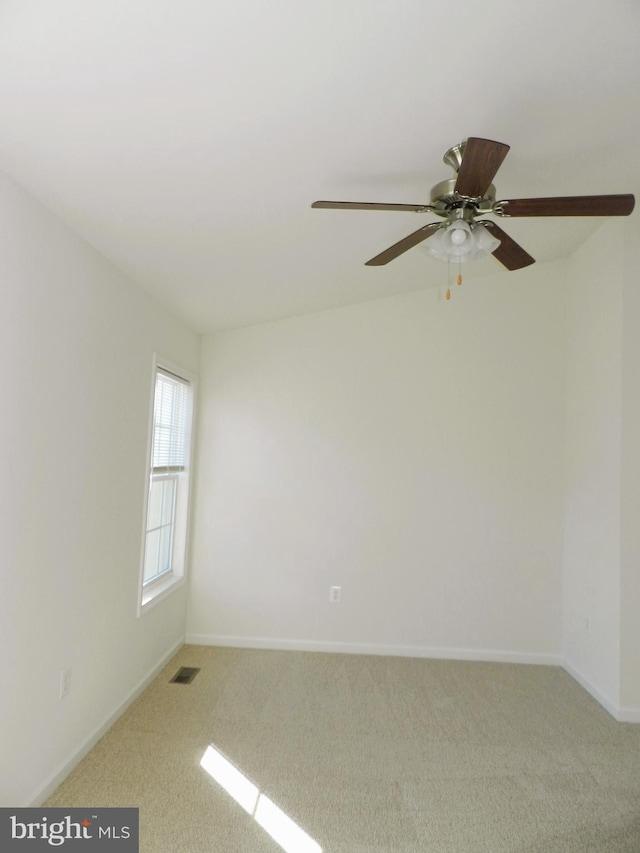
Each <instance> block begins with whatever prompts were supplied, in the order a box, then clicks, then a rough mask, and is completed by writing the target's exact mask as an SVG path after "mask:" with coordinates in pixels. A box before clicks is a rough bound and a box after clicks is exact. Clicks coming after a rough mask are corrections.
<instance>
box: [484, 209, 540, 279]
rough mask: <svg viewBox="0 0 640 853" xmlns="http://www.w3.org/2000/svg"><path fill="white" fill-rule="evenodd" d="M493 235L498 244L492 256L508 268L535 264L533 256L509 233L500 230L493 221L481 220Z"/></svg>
mask: <svg viewBox="0 0 640 853" xmlns="http://www.w3.org/2000/svg"><path fill="white" fill-rule="evenodd" d="M483 224H484V225H485V226H486V227H487V228H488V229H489V231H490V232H491V233H492V234H493V236H494V237H495V238H496V239H497V240H500V245H499V246H498V248H497V249H496V250H495V252H492V254H493V257H494V258H495V259H496V260H498V261H500V263H501V264H502V265H503V266H505V267H506V268H507V269H508V270H519V269H522V267H528V266H529V265H530V264H535V262H536V261H535V258H532V257H531V255H530V254H529V253H528V252H525V250H524V249H523V248H522V246H520V245H519V244H518V243H516V241H515V240H513V239H512V238H511V237H509V235H508V234H507V233H506V232H505V231H503V230H502V228H500V227H499V226H498V225H496V223H495V222H486V221H485V222H483Z"/></svg>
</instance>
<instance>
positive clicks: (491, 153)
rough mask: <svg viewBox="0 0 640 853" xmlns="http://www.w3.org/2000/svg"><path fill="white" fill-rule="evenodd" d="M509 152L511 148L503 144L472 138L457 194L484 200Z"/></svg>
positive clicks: (460, 172)
mask: <svg viewBox="0 0 640 853" xmlns="http://www.w3.org/2000/svg"><path fill="white" fill-rule="evenodd" d="M508 151H509V146H508V145H505V144H504V143H503V142H494V141H493V140H492V139H480V138H479V137H477V136H470V137H469V139H467V143H466V145H465V148H464V152H463V154H462V163H461V164H460V169H459V170H458V179H457V181H456V192H457V193H459V194H460V195H463V196H468V197H469V198H482V196H483V195H484V194H485V193H486V191H487V190H488V189H489V187H490V186H491V182H492V181H493V179H494V177H495V175H496V172H497V171H498V169H499V168H500V166H501V165H502V161H503V160H504V158H505V157H506V156H507V153H508Z"/></svg>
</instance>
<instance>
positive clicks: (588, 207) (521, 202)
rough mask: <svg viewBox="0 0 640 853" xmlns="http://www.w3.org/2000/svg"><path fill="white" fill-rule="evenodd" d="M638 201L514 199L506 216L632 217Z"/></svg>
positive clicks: (607, 197)
mask: <svg viewBox="0 0 640 853" xmlns="http://www.w3.org/2000/svg"><path fill="white" fill-rule="evenodd" d="M635 203H636V200H635V198H634V196H633V195H631V194H627V195H575V196H566V197H564V198H563V197H560V196H559V197H557V198H510V199H508V200H506V201H500V202H498V205H497V207H502V205H504V215H505V216H628V215H629V214H630V213H631V211H632V210H633V208H634V205H635Z"/></svg>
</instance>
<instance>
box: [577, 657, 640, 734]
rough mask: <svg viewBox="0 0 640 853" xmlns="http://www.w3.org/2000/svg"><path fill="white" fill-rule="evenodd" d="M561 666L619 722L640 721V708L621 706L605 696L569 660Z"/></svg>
mask: <svg viewBox="0 0 640 853" xmlns="http://www.w3.org/2000/svg"><path fill="white" fill-rule="evenodd" d="M561 666H562V668H563V669H564V670H565V672H567V673H568V674H569V675H570V676H571V678H573V679H574V681H577V682H578V684H579V685H580V686H581V687H583V688H584V689H585V690H586V691H587V693H589V695H590V696H593V698H594V699H595V700H596V702H598V703H599V704H600V705H602V707H603V708H604V709H605V711H608V712H609V713H610V714H611V716H612V717H613V718H614V720H617V721H618V722H619V723H640V708H629V707H625V708H622V707H620V706H619V705H617V704H616V703H615V702H613V701H612V700H611V699H609V697H608V696H605V695H604V693H602V692H601V691H600V690H598V688H597V687H596V686H595V685H594V684H592V682H591V681H589V679H588V678H586V677H585V676H584V675H583V674H582V673H581V672H580V671H579V670H577V669H576V668H575V667H574V666H572V664H570V663H569V661H568V660H565V659H563V660H562V663H561Z"/></svg>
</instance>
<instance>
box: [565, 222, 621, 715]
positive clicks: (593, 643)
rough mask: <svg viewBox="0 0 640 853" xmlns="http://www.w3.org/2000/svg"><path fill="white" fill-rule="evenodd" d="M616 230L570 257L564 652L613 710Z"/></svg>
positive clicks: (616, 680) (616, 651)
mask: <svg viewBox="0 0 640 853" xmlns="http://www.w3.org/2000/svg"><path fill="white" fill-rule="evenodd" d="M624 263H625V261H624V229H621V228H620V226H619V224H618V223H617V222H614V221H611V222H608V223H607V224H606V225H605V226H604V227H603V228H602V229H599V230H598V232H596V234H594V235H593V237H591V239H589V240H588V241H587V242H586V243H585V244H584V245H583V246H582V247H581V248H580V249H579V251H578V252H577V253H576V254H575V255H574V256H573V258H572V259H571V261H570V263H569V269H568V276H567V287H568V301H567V319H568V322H567V352H568V358H567V423H566V430H567V455H566V503H565V536H564V542H565V545H564V590H563V596H564V608H563V655H564V657H565V659H566V661H567V663H568V664H569V665H570V666H571V668H572V669H573V671H574V672H575V673H576V674H577V675H579V676H580V677H581V679H582V680H584V682H585V683H586V685H587V686H589V687H590V688H591V689H592V692H594V693H595V694H596V695H599V697H600V698H601V699H602V700H603V701H604V702H605V703H606V704H607V705H608V707H610V708H612V709H614V708H616V707H617V706H618V703H619V695H620V671H619V662H620V513H621V492H620V477H621V428H622V419H621V418H622V409H621V391H622V384H621V383H622V372H621V367H622V316H623V310H622V309H623V290H622V286H623V271H624Z"/></svg>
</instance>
